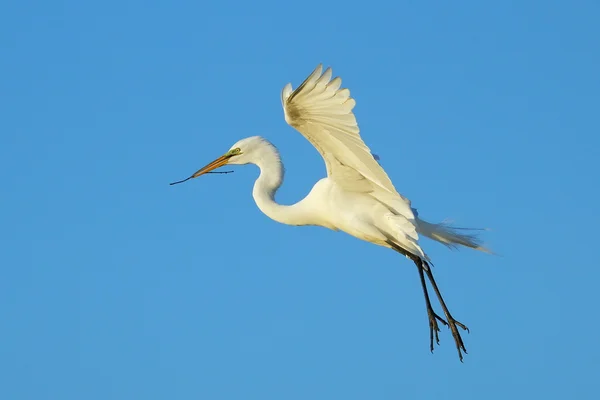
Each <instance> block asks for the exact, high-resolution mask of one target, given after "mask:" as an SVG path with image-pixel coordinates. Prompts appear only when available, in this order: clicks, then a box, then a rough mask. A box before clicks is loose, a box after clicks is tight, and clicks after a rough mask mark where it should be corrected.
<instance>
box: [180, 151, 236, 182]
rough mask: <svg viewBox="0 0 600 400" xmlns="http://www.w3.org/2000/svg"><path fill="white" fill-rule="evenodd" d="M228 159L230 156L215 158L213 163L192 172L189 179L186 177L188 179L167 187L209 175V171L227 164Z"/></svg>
mask: <svg viewBox="0 0 600 400" xmlns="http://www.w3.org/2000/svg"><path fill="white" fill-rule="evenodd" d="M230 157H231V156H229V155H227V154H225V155H223V156H221V157H219V158H217V159H216V160H214V161H213V162H211V163H209V164H207V165H205V166H204V167H202V168H200V169H199V170H198V171H196V172H194V174H193V175H192V176H190V177H188V178H186V179H183V180H181V181H177V182H173V183H170V184H169V185H176V184H178V183H183V182H185V181H188V180H190V179H192V178H197V177H199V176H200V175H204V174H208V173H210V171H212V170H213V169H217V168H219V167H222V166H223V165H225V164H227V161H229V158H230Z"/></svg>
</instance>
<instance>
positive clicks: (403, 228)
mask: <svg viewBox="0 0 600 400" xmlns="http://www.w3.org/2000/svg"><path fill="white" fill-rule="evenodd" d="M341 84H342V80H341V79H340V78H339V77H336V78H333V79H332V71H331V68H327V69H326V70H325V71H324V72H323V66H322V65H319V66H317V68H316V69H315V70H314V71H313V72H312V73H311V74H310V76H308V78H306V80H305V81H304V82H303V83H302V84H301V85H300V86H298V88H296V89H295V90H294V89H292V85H291V84H290V83H288V84H287V85H286V86H285V87H284V88H283V90H282V93H281V102H282V105H283V111H284V116H285V120H286V122H287V123H288V124H289V125H291V126H293V127H294V128H295V129H296V130H298V132H300V133H301V134H302V135H304V137H305V138H306V139H308V141H309V142H310V143H312V145H313V146H314V147H315V148H316V149H317V150H318V151H319V153H320V154H321V156H323V159H324V160H325V166H326V168H327V177H326V178H323V179H321V180H319V181H318V182H317V183H316V184H315V185H314V187H313V188H312V190H311V191H310V193H309V194H308V195H307V196H306V197H305V198H304V199H302V200H300V201H299V202H298V203H296V204H293V205H281V204H278V203H277V202H276V201H275V194H276V192H277V190H278V189H279V187H280V186H281V185H282V183H283V175H284V168H283V163H282V162H281V158H280V156H279V151H278V150H277V148H276V147H275V146H274V145H273V144H271V143H270V142H269V141H268V140H266V139H264V138H262V137H260V136H252V137H248V138H245V139H242V140H240V141H238V142H237V143H236V144H234V145H233V146H232V147H231V148H230V149H229V150H228V151H227V152H226V153H225V154H223V155H222V156H220V157H219V158H217V159H216V160H214V161H212V162H211V163H209V164H208V165H206V166H205V167H202V168H201V169H199V170H198V171H196V172H195V173H194V174H193V175H191V176H190V177H189V178H187V179H184V180H182V181H178V182H173V183H172V185H173V184H177V183H181V182H185V181H187V180H189V179H192V178H197V177H199V176H201V175H204V174H207V173H213V172H212V171H213V170H215V169H217V168H219V167H222V166H224V165H243V164H255V165H257V166H258V167H259V168H260V175H259V177H258V179H257V180H256V182H255V183H254V188H253V190H252V196H253V197H254V200H255V202H256V205H257V206H258V208H259V209H260V210H261V211H262V212H263V213H264V214H266V215H267V216H268V217H269V218H271V219H273V220H275V221H277V222H280V223H283V224H287V225H298V226H299V225H317V226H322V227H325V228H329V229H332V230H335V231H338V230H339V231H343V232H346V233H348V234H350V235H352V236H354V237H356V238H358V239H361V240H365V241H367V242H370V243H373V244H376V245H379V246H383V247H387V248H390V249H392V250H394V251H396V252H398V253H400V254H402V255H404V256H405V257H407V258H408V259H410V260H412V261H413V262H414V263H415V265H416V267H417V270H418V272H419V278H420V281H421V286H422V288H423V294H424V296H425V306H426V309H427V316H428V319H429V347H430V350H431V351H432V352H433V349H434V340H435V342H436V343H437V344H439V337H438V332H439V331H440V328H439V324H438V323H440V324H442V325H446V326H448V327H449V328H450V331H451V332H452V336H453V338H454V342H455V344H456V349H457V351H458V357H459V359H460V360H461V361H462V360H463V354H462V353H463V352H465V353H466V352H467V350H466V348H465V345H464V343H463V340H462V337H461V335H460V330H459V328H460V329H462V330H466V331H468V328H467V327H466V326H465V325H464V324H462V323H461V322H459V321H457V320H456V319H455V318H454V317H453V316H452V314H450V311H449V310H448V307H447V306H446V303H445V301H444V299H443V298H442V294H441V292H440V290H439V288H438V286H437V284H436V281H435V279H434V277H433V273H432V270H431V262H430V259H429V257H428V256H427V254H425V252H424V251H423V249H422V248H421V246H420V244H419V235H423V236H426V237H428V238H430V239H433V240H435V241H438V242H440V243H442V244H444V245H446V246H448V247H450V248H454V247H457V246H459V245H460V246H466V247H470V248H473V249H476V250H480V251H484V252H488V250H487V249H486V248H485V247H483V246H482V245H481V243H480V241H479V239H478V237H477V236H476V234H475V233H474V231H475V230H471V229H465V228H456V227H453V226H451V225H449V224H446V223H438V224H435V223H430V222H426V221H424V220H423V219H421V218H420V217H419V214H418V213H417V210H416V209H414V208H413V207H412V206H411V202H410V200H408V199H407V198H405V197H404V196H402V195H401V194H400V193H399V192H398V191H397V190H396V188H395V187H394V185H393V184H392V181H391V180H390V178H389V177H388V176H387V174H386V173H385V171H384V170H383V168H382V167H381V165H380V164H379V163H378V162H377V159H376V158H377V157H376V156H373V154H372V153H371V151H370V149H369V148H368V147H367V145H366V144H365V143H364V142H363V140H362V139H361V136H360V132H359V129H358V124H357V122H356V118H355V116H354V113H353V111H352V110H353V108H354V106H355V105H356V102H355V100H354V99H353V98H352V97H350V91H349V90H348V89H345V88H344V89H341V88H340V87H341ZM425 277H427V279H428V280H429V283H430V285H431V287H432V288H433V291H434V292H435V295H436V296H437V298H438V300H439V303H440V305H441V307H442V311H443V313H444V316H445V318H442V317H441V316H439V315H438V314H437V313H436V312H435V311H434V310H433V307H432V305H431V299H430V297H429V292H428V288H427V282H426V280H425Z"/></svg>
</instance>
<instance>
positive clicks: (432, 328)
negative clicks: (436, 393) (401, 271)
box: [415, 260, 448, 353]
mask: <svg viewBox="0 0 600 400" xmlns="http://www.w3.org/2000/svg"><path fill="white" fill-rule="evenodd" d="M420 261H421V260H419V262H416V261H415V264H417V269H418V270H419V277H420V278H421V286H422V287H423V294H424V295H425V306H426V307H427V318H429V348H430V350H431V352H432V353H433V336H434V335H435V341H436V343H437V344H440V339H439V337H438V332H439V331H440V327H439V326H438V323H437V322H438V321H440V322H441V323H442V324H444V325H448V323H447V322H446V321H444V319H442V318H441V317H440V316H439V315H437V314H436V313H435V311H433V307H431V301H430V300H429V293H428V292H427V283H426V282H425V275H424V274H423V265H422V264H421V263H420ZM420 264H421V265H420Z"/></svg>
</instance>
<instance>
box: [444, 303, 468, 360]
mask: <svg viewBox="0 0 600 400" xmlns="http://www.w3.org/2000/svg"><path fill="white" fill-rule="evenodd" d="M447 317H448V326H449V327H450V331H451V332H452V336H453V337H454V343H456V350H457V351H458V358H459V359H460V362H462V361H463V355H462V352H463V351H464V352H465V354H467V349H466V348H465V344H464V342H463V340H462V337H461V336H460V332H459V331H458V328H459V327H460V328H461V329H463V330H465V331H467V333H469V328H467V326H466V325H464V324H462V323H460V322H458V321H457V320H455V319H454V318H452V315H450V314H448V315H447Z"/></svg>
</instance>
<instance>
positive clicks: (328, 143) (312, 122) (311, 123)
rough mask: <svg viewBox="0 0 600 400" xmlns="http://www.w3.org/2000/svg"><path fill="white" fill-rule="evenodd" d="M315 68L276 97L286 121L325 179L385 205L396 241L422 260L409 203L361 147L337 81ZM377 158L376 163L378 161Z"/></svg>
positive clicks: (347, 95) (347, 99)
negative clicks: (315, 154) (318, 159)
mask: <svg viewBox="0 0 600 400" xmlns="http://www.w3.org/2000/svg"><path fill="white" fill-rule="evenodd" d="M322 71H323V67H322V65H319V66H318V67H317V68H316V69H315V70H314V71H313V73H312V74H310V76H309V77H308V78H306V80H305V81H304V82H302V84H301V85H300V86H298V88H297V89H296V90H293V89H292V85H291V84H289V83H288V84H287V85H286V86H285V87H284V88H283V91H282V93H281V102H282V105H283V110H284V113H285V120H286V122H287V123H288V124H290V125H291V126H293V127H294V128H296V130H298V131H299V132H300V133H301V134H302V135H304V137H306V138H307V139H308V141H309V142H311V143H312V145H313V146H315V148H316V149H317V150H318V151H319V153H321V156H323V159H324V160H325V164H326V166H327V175H328V176H329V178H331V179H333V180H334V181H335V182H336V183H337V184H339V185H341V186H342V187H344V189H345V190H349V191H356V192H364V193H369V194H370V195H371V196H373V197H374V198H376V199H377V200H378V201H380V202H382V203H384V204H386V205H387V206H388V207H389V208H390V210H392V211H393V213H390V214H389V215H387V217H388V220H389V221H388V223H389V224H391V225H393V226H394V230H395V231H396V232H397V235H398V237H397V238H396V239H397V240H398V241H399V242H400V243H401V244H402V246H403V247H404V248H406V249H408V250H409V251H410V252H412V253H414V254H419V255H421V256H423V257H425V254H424V253H423V251H422V250H421V248H420V247H419V245H418V243H417V240H418V238H419V236H418V234H417V231H416V224H415V215H414V212H413V209H412V208H411V206H410V201H409V200H408V199H406V198H405V197H403V196H402V195H401V194H400V193H398V191H396V188H395V187H394V185H393V184H392V181H391V180H390V178H389V177H388V176H387V174H386V173H385V171H384V170H383V168H381V166H380V165H379V163H378V162H377V160H376V158H375V157H374V156H373V154H372V153H371V151H370V150H369V148H368V147H367V145H366V144H365V142H363V140H362V139H361V137H360V131H359V129H358V124H357V123H356V118H355V117H354V113H353V112H352V109H353V108H354V106H355V105H356V102H355V101H354V99H353V98H351V97H350V91H349V90H348V89H340V86H341V84H342V80H341V79H340V78H339V77H336V78H334V79H331V76H332V72H331V68H327V69H326V70H325V72H322ZM377 158H379V157H377Z"/></svg>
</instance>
